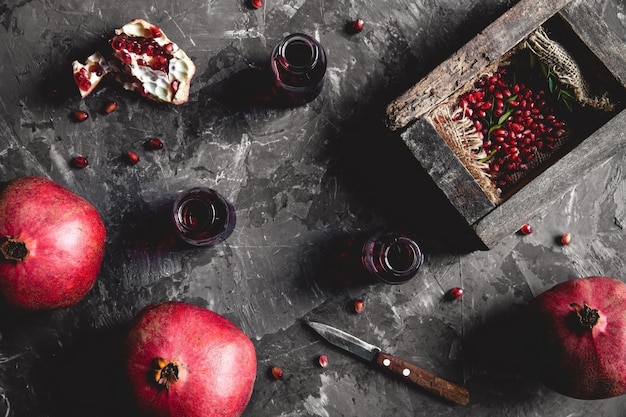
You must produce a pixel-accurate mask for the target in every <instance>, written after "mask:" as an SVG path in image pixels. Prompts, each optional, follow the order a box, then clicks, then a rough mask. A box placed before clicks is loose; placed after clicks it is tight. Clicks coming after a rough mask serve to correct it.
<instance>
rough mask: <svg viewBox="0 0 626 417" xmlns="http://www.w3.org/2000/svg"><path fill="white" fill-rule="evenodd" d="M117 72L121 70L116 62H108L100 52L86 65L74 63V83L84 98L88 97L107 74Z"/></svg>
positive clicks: (88, 59)
mask: <svg viewBox="0 0 626 417" xmlns="http://www.w3.org/2000/svg"><path fill="white" fill-rule="evenodd" d="M116 71H119V70H118V69H117V67H116V65H115V62H110V61H108V60H107V59H106V58H105V57H104V56H103V55H102V54H101V53H100V52H96V53H94V54H92V55H90V56H89V58H87V60H86V61H85V62H84V63H81V62H78V61H74V62H72V72H73V73H74V82H75V83H76V86H77V87H78V91H79V92H80V95H81V97H83V98H85V97H87V95H89V93H91V92H92V91H93V90H94V89H95V88H96V86H97V85H98V84H99V83H100V81H102V79H103V78H104V77H105V76H106V75H107V74H109V73H111V72H116Z"/></svg>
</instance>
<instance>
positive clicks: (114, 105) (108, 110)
mask: <svg viewBox="0 0 626 417" xmlns="http://www.w3.org/2000/svg"><path fill="white" fill-rule="evenodd" d="M115 110H117V101H113V100H111V101H109V102H108V103H107V105H106V106H104V112H105V113H107V114H109V113H113V112H114V111H115Z"/></svg>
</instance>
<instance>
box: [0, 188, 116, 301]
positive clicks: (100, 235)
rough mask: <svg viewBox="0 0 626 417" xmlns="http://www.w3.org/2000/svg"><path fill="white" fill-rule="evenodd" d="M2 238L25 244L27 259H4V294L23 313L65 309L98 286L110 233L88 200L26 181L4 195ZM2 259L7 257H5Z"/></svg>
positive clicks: (0, 288)
mask: <svg viewBox="0 0 626 417" xmlns="http://www.w3.org/2000/svg"><path fill="white" fill-rule="evenodd" d="M0 237H1V238H4V237H10V238H12V239H14V240H17V241H21V242H23V243H24V244H25V245H26V247H27V249H28V251H29V253H28V255H27V257H25V259H24V260H22V261H19V262H11V261H4V260H0V292H1V293H2V296H3V298H4V300H5V301H6V302H7V303H8V304H9V305H11V306H13V307H17V308H19V309H23V310H42V309H55V308H65V307H70V306H73V305H75V304H77V303H78V302H79V301H81V300H82V299H83V298H84V296H85V295H86V294H87V293H88V292H89V290H90V289H91V288H92V287H93V285H94V283H95V281H96V279H97V276H98V273H99V270H100V266H101V263H102V259H103V257H104V250H105V241H106V229H105V226H104V223H103V221H102V218H101V217H100V214H99V213H98V211H97V209H96V208H95V207H94V206H93V205H92V204H91V203H89V202H88V201H87V200H85V199H84V198H83V197H81V196H79V195H78V194H75V193H74V192H72V191H70V190H69V189H67V188H65V187H63V186H61V185H60V184H57V183H55V182H54V181H52V180H50V179H48V178H44V177H21V178H17V179H15V180H13V181H11V182H9V183H8V185H6V187H5V188H4V189H3V190H2V192H1V193H0ZM0 259H1V257H0Z"/></svg>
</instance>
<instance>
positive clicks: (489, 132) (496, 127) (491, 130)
mask: <svg viewBox="0 0 626 417" xmlns="http://www.w3.org/2000/svg"><path fill="white" fill-rule="evenodd" d="M501 127H502V124H497V125H493V126H491V127H490V128H489V131H488V132H487V137H490V136H491V134H492V133H493V131H494V130H496V129H500V128H501Z"/></svg>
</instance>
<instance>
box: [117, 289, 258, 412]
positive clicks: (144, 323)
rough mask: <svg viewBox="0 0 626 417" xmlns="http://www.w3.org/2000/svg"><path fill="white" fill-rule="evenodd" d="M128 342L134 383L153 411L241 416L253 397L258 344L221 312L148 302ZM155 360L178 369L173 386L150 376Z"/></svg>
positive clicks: (140, 398)
mask: <svg viewBox="0 0 626 417" xmlns="http://www.w3.org/2000/svg"><path fill="white" fill-rule="evenodd" d="M125 346H126V355H125V363H126V365H125V366H126V373H127V376H128V379H129V383H130V387H131V390H132V393H133V394H134V397H135V399H136V401H137V405H138V407H139V408H140V409H141V410H142V411H143V412H145V413H146V414H148V415H151V416H159V417H238V416H240V415H241V414H243V412H244V410H245V408H246V407H247V405H248V402H249V401H250V397H251V396H252V391H253V388H254V382H255V379H256V372H257V359H256V352H255V348H254V345H253V343H252V341H251V340H250V339H249V338H248V337H247V336H246V335H245V334H244V333H243V332H242V331H241V330H240V329H239V328H238V327H237V326H236V325H235V324H234V323H232V322H231V321H229V320H228V319H226V318H225V317H223V316H221V315H220V314H218V313H215V312H213V311H211V310H208V309H206V308H203V307H199V306H196V305H193V304H189V303H185V302H180V301H167V302H163V303H159V304H154V305H151V306H148V307H146V308H145V309H143V310H142V311H141V312H140V313H139V314H138V315H137V317H136V318H135V320H134V321H133V323H132V325H131V329H130V331H129V333H128V336H127V339H126V345H125ZM155 358H164V359H165V360H166V361H167V362H168V363H174V364H176V366H177V368H178V379H177V380H176V381H173V382H171V383H170V384H168V386H167V388H166V387H165V386H164V385H159V384H157V383H155V382H154V380H151V378H147V377H146V376H147V375H149V374H150V373H151V372H153V371H154V360H155Z"/></svg>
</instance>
